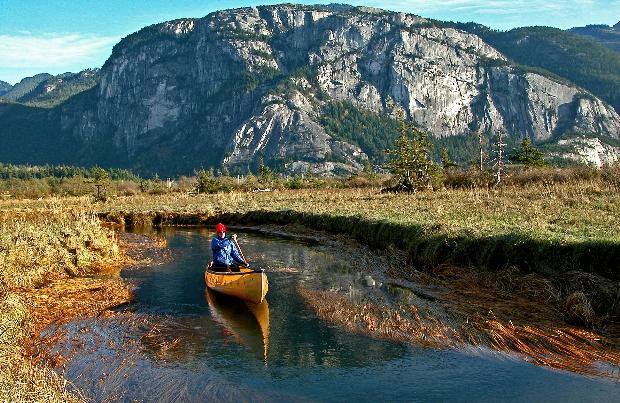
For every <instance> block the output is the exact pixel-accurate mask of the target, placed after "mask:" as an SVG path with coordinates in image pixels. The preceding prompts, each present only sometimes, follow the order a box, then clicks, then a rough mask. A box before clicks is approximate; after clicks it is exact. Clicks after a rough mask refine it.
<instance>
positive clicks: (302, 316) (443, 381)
mask: <svg viewBox="0 0 620 403" xmlns="http://www.w3.org/2000/svg"><path fill="white" fill-rule="evenodd" d="M213 235H214V234H213V233H212V232H210V231H208V230H207V229H187V228H172V227H170V228H164V229H162V230H160V231H159V232H158V236H161V237H163V238H165V239H166V240H167V253H168V254H169V256H168V258H167V259H162V261H157V262H153V263H151V264H145V265H144V267H132V268H128V269H126V270H124V271H123V272H122V276H123V278H125V279H126V280H127V281H128V282H130V283H131V284H132V285H133V286H134V287H135V290H134V293H135V299H134V301H133V302H132V303H131V304H129V305H127V306H124V307H120V308H117V309H116V310H114V311H113V312H111V313H109V314H106V315H102V316H100V317H98V318H91V319H80V320H75V321H72V322H70V323H69V324H66V325H63V326H58V327H51V328H49V329H47V330H46V332H44V336H47V337H48V338H49V337H50V335H57V336H56V337H55V338H54V342H53V343H52V344H51V345H50V351H49V353H48V357H55V360H56V362H58V357H62V362H63V365H62V367H63V368H64V369H63V371H64V372H63V374H64V376H65V378H66V379H68V380H69V381H70V382H71V383H72V384H73V385H75V387H76V388H77V389H78V390H80V391H82V393H84V394H85V396H84V397H86V398H87V399H93V400H95V401H110V400H111V401H128V402H129V401H149V402H155V401H166V402H170V401H184V402H186V401H196V402H202V401H212V400H216V399H217V400H223V401H252V402H256V401H446V400H449V401H528V402H529V401H562V402H573V401H574V402H583V401H598V402H602V401H617V400H618V397H619V396H620V383H618V382H617V381H614V380H610V379H606V378H598V377H588V376H582V375H579V374H574V373H570V372H564V371H559V370H552V369H547V368H543V367H539V366H536V365H533V364H531V363H528V362H525V361H523V360H521V359H518V358H516V357H514V356H511V355H506V354H500V353H497V352H493V351H491V350H488V349H485V348H480V347H476V348H473V347H472V348H471V349H464V350H463V349H458V350H455V349H448V348H446V349H437V348H428V347H421V346H418V345H413V344H409V343H399V342H394V341H389V340H379V339H376V338H373V337H371V336H369V335H364V334H360V333H353V332H351V331H350V330H347V329H346V328H342V327H340V326H338V325H337V324H334V323H327V322H325V321H323V320H320V319H319V318H318V317H317V315H316V312H315V311H314V310H313V309H311V307H309V306H308V304H307V303H306V302H305V300H304V298H303V297H302V295H301V292H300V291H301V290H311V291H312V290H332V291H334V292H340V293H345V294H347V295H352V296H354V297H355V298H368V297H370V298H372V296H373V293H381V294H386V295H388V298H389V299H391V300H392V301H393V302H394V303H398V298H399V293H391V292H390V288H389V287H386V285H380V284H379V283H378V284H376V286H375V287H367V286H365V284H364V281H365V280H364V275H365V274H366V273H367V271H368V270H367V268H364V267H358V266H357V265H355V264H352V263H351V261H350V259H349V257H347V256H348V255H346V254H341V253H339V250H338V247H337V246H334V245H330V244H323V243H320V242H319V243H313V242H304V241H300V240H291V239H286V238H282V237H277V236H269V235H264V234H258V233H255V232H239V242H240V245H241V246H242V249H243V252H244V253H245V255H246V256H247V257H248V259H249V260H251V261H252V262H253V264H254V265H255V266H257V267H263V268H265V269H266V270H267V271H268V278H269V293H268V294H267V304H266V305H265V306H263V307H262V308H261V310H260V312H258V313H257V312H256V310H255V309H254V310H253V309H249V308H248V307H247V306H246V304H245V303H243V302H239V301H235V300H231V299H227V298H221V297H218V296H217V295H213V294H211V293H206V292H205V282H204V266H205V264H206V263H207V262H208V261H209V260H210V255H211V251H210V240H211V237H212V236H213ZM375 269H376V268H375ZM377 281H379V280H377ZM48 359H51V358H48Z"/></svg>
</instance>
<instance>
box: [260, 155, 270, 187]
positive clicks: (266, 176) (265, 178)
mask: <svg viewBox="0 0 620 403" xmlns="http://www.w3.org/2000/svg"><path fill="white" fill-rule="evenodd" d="M272 179H273V171H272V170H271V169H270V168H269V167H268V166H267V165H265V163H264V162H263V158H262V157H261V158H260V160H259V161H258V180H259V182H261V183H269V182H271V180H272Z"/></svg>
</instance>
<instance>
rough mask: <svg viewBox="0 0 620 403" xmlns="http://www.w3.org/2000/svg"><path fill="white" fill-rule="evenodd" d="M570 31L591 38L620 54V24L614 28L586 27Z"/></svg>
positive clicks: (604, 26)
mask: <svg viewBox="0 0 620 403" xmlns="http://www.w3.org/2000/svg"><path fill="white" fill-rule="evenodd" d="M569 31H570V32H572V33H575V34H577V35H582V36H586V37H589V38H591V39H593V40H594V41H596V42H598V43H600V44H602V45H605V46H607V47H608V48H610V49H612V50H615V51H616V52H620V22H618V23H617V24H616V25H614V26H613V27H610V26H609V25H586V26H585V27H577V28H571V29H570V30H569Z"/></svg>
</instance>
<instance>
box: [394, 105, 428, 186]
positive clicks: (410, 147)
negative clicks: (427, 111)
mask: <svg viewBox="0 0 620 403" xmlns="http://www.w3.org/2000/svg"><path fill="white" fill-rule="evenodd" d="M398 120H399V136H398V138H397V139H396V141H395V142H394V148H393V149H391V150H386V153H387V154H389V155H390V156H391V158H390V160H389V162H388V168H389V170H390V172H391V173H392V175H394V178H395V179H396V181H397V184H396V185H395V186H394V187H393V188H392V189H391V190H393V191H399V192H415V191H417V190H423V189H432V188H433V182H435V180H436V179H437V178H438V177H439V173H440V168H439V166H438V165H437V164H436V163H434V162H433V161H432V160H431V158H430V155H431V152H432V151H433V144H432V143H431V142H430V140H429V139H428V135H427V134H426V132H424V131H423V130H420V129H418V128H417V127H415V126H413V125H411V126H410V127H409V128H407V126H406V124H405V120H404V117H403V114H402V112H399V116H398Z"/></svg>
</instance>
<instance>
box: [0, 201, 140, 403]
mask: <svg viewBox="0 0 620 403" xmlns="http://www.w3.org/2000/svg"><path fill="white" fill-rule="evenodd" d="M8 206H9V208H6V207H7V205H4V206H2V207H3V208H2V209H1V210H0V291H2V292H0V306H1V309H0V401H73V400H77V399H78V398H77V397H76V396H74V395H72V394H70V393H68V392H67V389H66V386H67V385H66V382H65V381H64V380H63V379H62V377H60V376H58V375H56V374H55V373H54V372H52V371H50V370H49V369H47V368H45V367H42V366H39V365H35V364H34V363H32V362H31V361H30V358H29V356H28V355H29V349H28V347H30V346H32V345H33V344H34V343H35V340H36V338H37V335H38V333H39V332H40V330H41V329H42V328H43V327H44V326H45V325H47V324H49V323H51V322H62V321H63V320H68V319H69V318H71V317H75V316H80V315H88V314H92V313H94V312H96V311H97V310H101V309H105V308H106V307H110V306H113V305H114V304H118V303H119V301H121V300H125V301H126V300H128V291H127V290H126V289H125V287H124V286H123V285H122V284H119V283H118V280H113V279H110V280H109V282H106V281H105V280H84V281H86V282H84V281H80V278H79V277H82V276H91V275H95V274H97V273H99V272H100V271H101V270H102V269H104V268H105V267H110V266H113V265H114V264H115V263H116V262H117V261H118V259H119V257H120V255H119V247H118V242H117V239H116V237H115V236H114V234H113V233H112V232H111V231H110V230H107V229H104V228H103V227H102V226H101V225H100V222H99V220H98V219H97V217H96V216H95V215H94V214H93V212H92V211H88V210H87V209H85V208H82V207H79V206H76V205H73V206H71V207H67V206H65V205H64V204H63V203H62V202H59V201H58V200H51V201H46V202H44V203H38V204H36V205H34V206H28V205H27V203H26V204H20V203H18V204H17V205H15V204H11V203H9V204H8ZM78 276H79V277H78ZM92 281H100V284H97V285H95V286H92V287H89V286H88V283H89V282H92ZM114 281H116V283H114V284H113V282H114ZM85 284H86V286H85ZM91 285H92V284H91ZM119 290H120V291H119ZM97 296H98V297H97Z"/></svg>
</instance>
